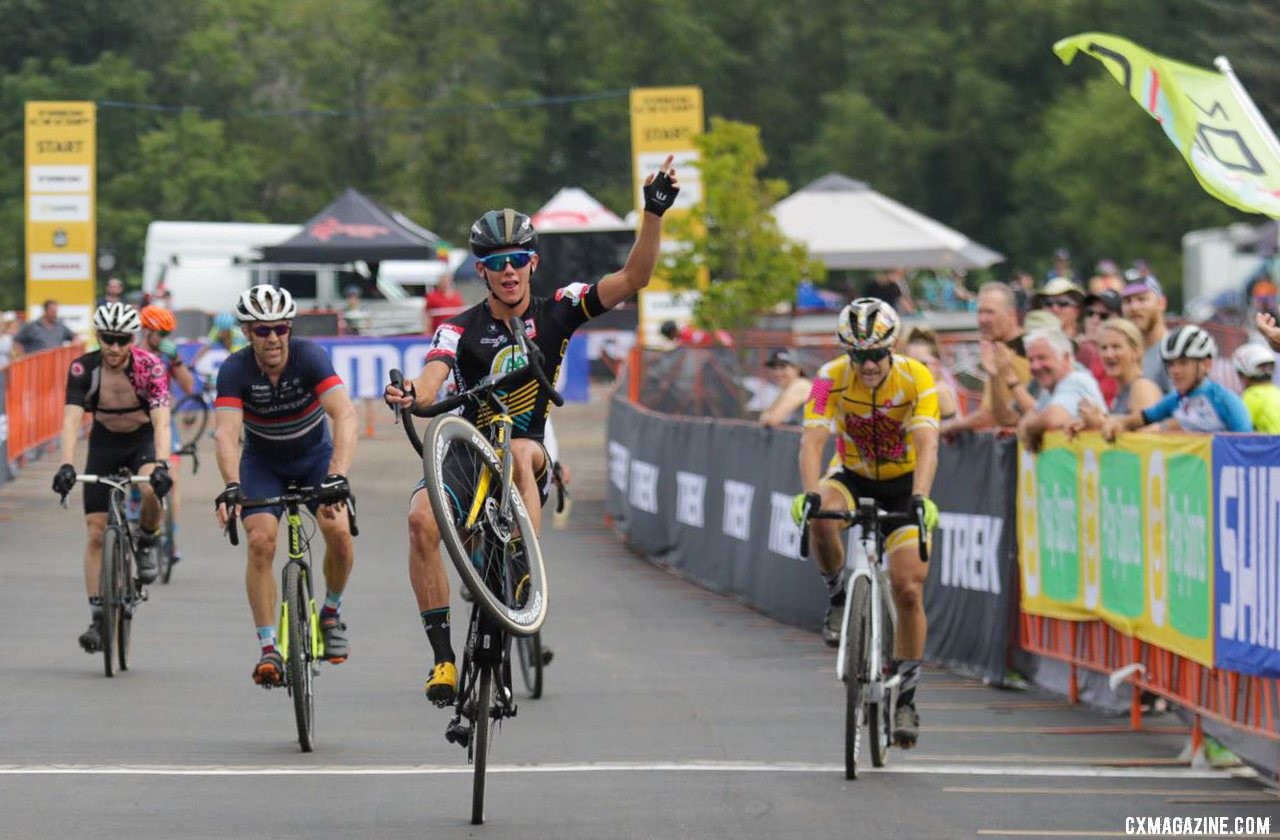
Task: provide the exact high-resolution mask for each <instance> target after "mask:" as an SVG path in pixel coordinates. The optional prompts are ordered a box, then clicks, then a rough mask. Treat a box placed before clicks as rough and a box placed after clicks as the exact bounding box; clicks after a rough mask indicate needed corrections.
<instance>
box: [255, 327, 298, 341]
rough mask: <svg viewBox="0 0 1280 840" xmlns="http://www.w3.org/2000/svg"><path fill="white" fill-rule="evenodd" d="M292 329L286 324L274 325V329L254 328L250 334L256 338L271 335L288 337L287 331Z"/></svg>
mask: <svg viewBox="0 0 1280 840" xmlns="http://www.w3.org/2000/svg"><path fill="white" fill-rule="evenodd" d="M291 329H293V327H291V326H290V325H288V324H276V325H275V326H274V327H254V328H253V329H252V330H251V331H250V332H252V333H253V334H254V335H256V336H257V337H258V338H266V337H267V336H269V335H271V334H272V333H274V334H276V335H288V334H289V330H291Z"/></svg>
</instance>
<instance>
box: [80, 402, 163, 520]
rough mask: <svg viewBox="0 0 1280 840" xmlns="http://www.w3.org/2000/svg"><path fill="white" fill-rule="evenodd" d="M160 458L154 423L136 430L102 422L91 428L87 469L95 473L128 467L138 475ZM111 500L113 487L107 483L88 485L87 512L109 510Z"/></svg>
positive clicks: (100, 473)
mask: <svg viewBox="0 0 1280 840" xmlns="http://www.w3.org/2000/svg"><path fill="white" fill-rule="evenodd" d="M155 460H156V435H155V429H154V427H152V425H151V424H150V423H148V424H146V425H145V426H141V427H139V428H137V429H135V430H134V431H132V432H112V431H108V429H107V427H106V426H103V425H102V424H101V423H94V424H93V426H91V427H90V429H89V457H88V458H87V459H86V460H85V464H84V471H85V472H86V473H89V474H91V475H110V474H111V473H113V472H115V471H116V470H118V469H120V468H121V467H127V468H128V469H129V471H130V472H132V473H133V474H134V475H137V474H138V471H139V470H141V469H142V468H143V467H145V466H146V465H147V464H150V463H153V462H154V461H155ZM110 501H111V488H110V487H108V486H107V485H105V484H86V485H85V486H84V512H85V513H86V514H89V513H106V512H107V507H108V505H109V503H110Z"/></svg>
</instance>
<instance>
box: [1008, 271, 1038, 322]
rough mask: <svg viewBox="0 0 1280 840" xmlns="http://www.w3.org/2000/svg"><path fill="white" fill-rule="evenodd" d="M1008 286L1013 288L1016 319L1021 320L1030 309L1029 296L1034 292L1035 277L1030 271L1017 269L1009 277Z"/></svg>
mask: <svg viewBox="0 0 1280 840" xmlns="http://www.w3.org/2000/svg"><path fill="white" fill-rule="evenodd" d="M1009 286H1010V288H1012V289H1013V300H1014V303H1015V304H1016V305H1017V307H1018V319H1019V320H1021V319H1022V316H1023V315H1026V314H1027V312H1028V311H1029V310H1030V309H1031V297H1032V295H1034V294H1035V293H1036V278H1035V276H1034V275H1033V274H1032V273H1031V272H1030V271H1022V270H1021V269H1019V270H1018V271H1015V272H1014V273H1013V277H1012V278H1010V279H1009Z"/></svg>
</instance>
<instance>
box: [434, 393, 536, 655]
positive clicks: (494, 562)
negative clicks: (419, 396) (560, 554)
mask: <svg viewBox="0 0 1280 840" xmlns="http://www.w3.org/2000/svg"><path fill="white" fill-rule="evenodd" d="M423 474H424V476H425V483H426V490H427V497H428V498H429V499H430V501H431V509H432V512H433V513H434V514H435V518H436V524H437V525H438V526H439V528H440V537H441V539H442V541H443V542H444V546H445V550H446V551H447V552H448V554H449V559H450V560H452V561H453V565H454V566H455V567H456V568H457V570H458V574H459V575H460V576H461V577H462V580H463V581H464V582H465V583H466V584H467V587H468V588H469V589H470V590H471V593H472V595H473V596H474V598H475V600H476V603H477V604H479V605H480V607H481V608H482V609H483V610H484V611H485V612H486V613H487V614H488V615H489V616H490V617H491V618H493V620H494V621H496V622H498V623H499V624H501V625H502V627H503V629H505V630H506V631H507V632H509V633H511V634H513V635H516V636H531V635H533V634H534V633H537V632H538V630H540V629H541V628H542V622H543V621H544V620H545V619H546V616H547V572H546V567H545V565H544V564H543V561H542V548H541V547H540V546H539V545H538V536H537V533H536V532H535V531H534V529H533V520H532V519H531V518H530V517H529V512H528V510H526V508H525V506H524V501H523V500H522V499H521V497H520V494H519V492H518V491H517V490H516V489H515V488H514V487H511V488H510V499H509V505H508V509H507V510H506V511H503V510H500V509H499V508H500V500H501V497H502V486H501V484H502V478H501V476H502V460H501V459H500V458H499V457H498V454H497V453H496V452H495V451H494V449H493V447H492V446H491V445H490V444H489V442H488V441H487V440H485V439H484V437H483V436H481V434H480V433H479V432H478V431H477V430H476V427H475V426H473V425H471V424H470V423H468V422H467V421H466V420H463V419H462V418H461V417H458V416H456V415H444V416H442V417H437V418H436V419H435V420H433V421H432V422H431V425H430V426H428V427H427V434H426V441H425V443H424V445H423Z"/></svg>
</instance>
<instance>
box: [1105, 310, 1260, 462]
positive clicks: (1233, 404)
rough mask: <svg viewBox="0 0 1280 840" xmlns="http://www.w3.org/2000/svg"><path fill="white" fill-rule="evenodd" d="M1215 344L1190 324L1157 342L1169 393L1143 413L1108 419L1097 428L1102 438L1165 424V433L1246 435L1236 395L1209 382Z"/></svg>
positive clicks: (1245, 417)
mask: <svg viewBox="0 0 1280 840" xmlns="http://www.w3.org/2000/svg"><path fill="white" fill-rule="evenodd" d="M1217 354H1218V345H1217V343H1216V342H1215V341H1214V340H1213V336H1211V335H1209V334H1208V333H1207V332H1205V331H1204V330H1202V329H1201V328H1200V327H1197V326H1195V325H1194V324H1186V325H1184V326H1181V327H1178V328H1177V329H1176V330H1173V331H1172V332H1170V333H1168V334H1167V335H1166V336H1165V337H1164V340H1163V341H1161V342H1160V357H1161V358H1162V359H1164V362H1165V364H1166V365H1167V366H1168V368H1169V379H1170V381H1171V382H1172V383H1173V390H1172V391H1170V392H1169V393H1167V394H1165V395H1164V397H1163V398H1162V399H1161V400H1160V402H1158V403H1156V404H1155V405H1153V406H1151V407H1150V408H1147V409H1144V410H1142V411H1134V412H1130V413H1129V414H1123V415H1112V416H1111V417H1108V418H1107V420H1106V422H1104V423H1103V424H1102V436H1103V437H1105V438H1106V439H1107V440H1115V437H1116V435H1117V434H1119V433H1120V432H1129V431H1133V430H1134V429H1140V428H1142V427H1143V426H1149V425H1151V424H1152V423H1160V422H1164V423H1165V429H1166V430H1169V429H1181V430H1182V431H1186V432H1251V431H1253V421H1252V420H1250V419H1249V410H1248V409H1247V408H1245V406H1244V402H1243V401H1242V400H1241V399H1240V398H1239V397H1238V396H1236V395H1235V394H1233V393H1231V392H1230V391H1228V390H1227V389H1226V388H1224V387H1222V386H1221V385H1219V384H1218V383H1217V382H1214V381H1213V380H1211V379H1210V378H1209V371H1210V370H1211V369H1212V368H1213V359H1214V357H1215V356H1216V355H1217Z"/></svg>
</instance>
